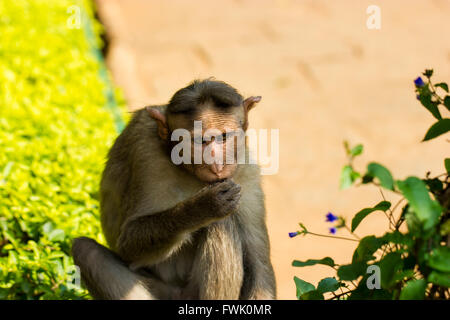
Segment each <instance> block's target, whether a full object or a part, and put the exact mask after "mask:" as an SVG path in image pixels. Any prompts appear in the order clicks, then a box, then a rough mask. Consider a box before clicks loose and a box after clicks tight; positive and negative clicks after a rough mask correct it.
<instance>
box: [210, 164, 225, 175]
mask: <svg viewBox="0 0 450 320" xmlns="http://www.w3.org/2000/svg"><path fill="white" fill-rule="evenodd" d="M211 170H212V172H214V173H215V174H219V173H220V172H222V170H223V164H220V163H213V164H212V165H211Z"/></svg>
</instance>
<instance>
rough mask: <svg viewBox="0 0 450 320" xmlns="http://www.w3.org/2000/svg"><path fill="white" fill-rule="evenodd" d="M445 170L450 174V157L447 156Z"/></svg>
mask: <svg viewBox="0 0 450 320" xmlns="http://www.w3.org/2000/svg"><path fill="white" fill-rule="evenodd" d="M444 165H445V170H446V171H447V173H448V174H450V158H446V159H445V160H444Z"/></svg>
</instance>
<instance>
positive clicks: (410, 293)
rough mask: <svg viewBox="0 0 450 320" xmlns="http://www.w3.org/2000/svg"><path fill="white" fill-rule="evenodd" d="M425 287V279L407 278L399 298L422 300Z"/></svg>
mask: <svg viewBox="0 0 450 320" xmlns="http://www.w3.org/2000/svg"><path fill="white" fill-rule="evenodd" d="M426 287H427V282H426V281H425V279H419V280H409V281H408V282H407V283H406V285H405V286H404V287H403V289H402V291H401V293H400V300H423V299H425V289H426Z"/></svg>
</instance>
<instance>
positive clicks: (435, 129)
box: [422, 118, 450, 141]
mask: <svg viewBox="0 0 450 320" xmlns="http://www.w3.org/2000/svg"><path fill="white" fill-rule="evenodd" d="M448 131H450V119H449V118H445V119H441V120H439V121H438V122H436V123H435V124H433V125H432V126H431V127H430V129H428V131H427V133H426V134H425V138H423V140H422V141H428V140H431V139H434V138H436V137H438V136H440V135H442V134H444V133H447V132H448Z"/></svg>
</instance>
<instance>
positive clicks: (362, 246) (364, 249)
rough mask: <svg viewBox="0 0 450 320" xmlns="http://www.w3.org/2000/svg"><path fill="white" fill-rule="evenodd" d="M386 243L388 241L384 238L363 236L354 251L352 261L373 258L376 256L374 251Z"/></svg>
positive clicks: (363, 260) (365, 260)
mask: <svg viewBox="0 0 450 320" xmlns="http://www.w3.org/2000/svg"><path fill="white" fill-rule="evenodd" d="M385 243H386V241H385V240H384V239H380V238H377V237H375V236H366V237H364V238H362V239H361V240H360V241H359V244H358V247H357V248H356V249H355V252H354V253H353V257H352V263H353V264H354V263H357V262H363V263H366V262H367V261H370V260H373V259H374V258H375V257H374V256H373V255H374V253H375V252H376V251H377V250H378V249H379V248H380V247H381V246H382V245H383V244H385Z"/></svg>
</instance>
